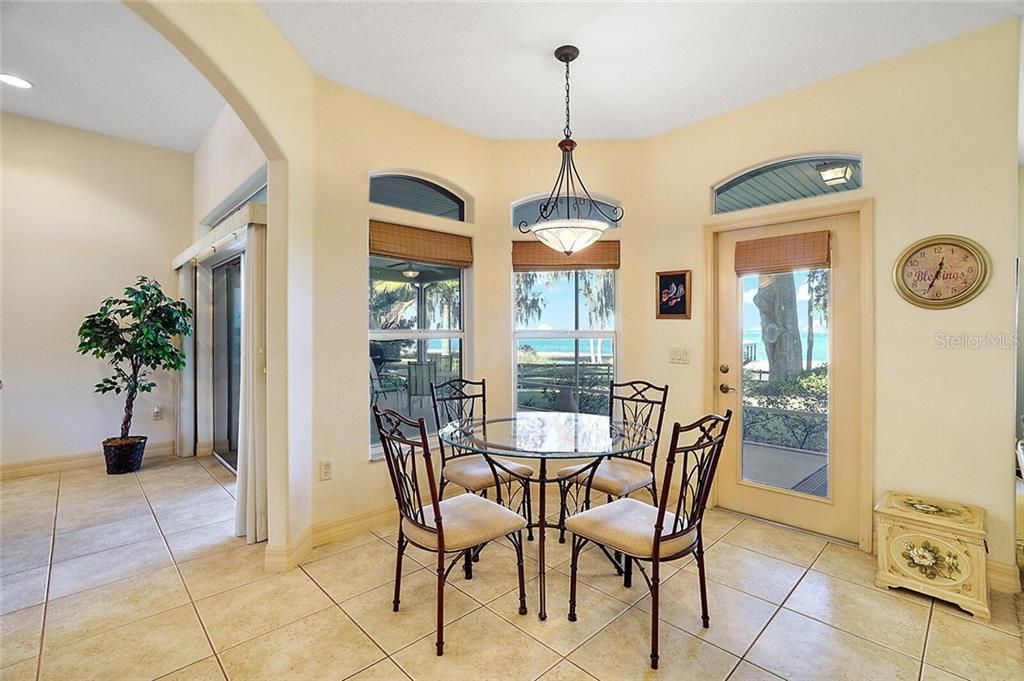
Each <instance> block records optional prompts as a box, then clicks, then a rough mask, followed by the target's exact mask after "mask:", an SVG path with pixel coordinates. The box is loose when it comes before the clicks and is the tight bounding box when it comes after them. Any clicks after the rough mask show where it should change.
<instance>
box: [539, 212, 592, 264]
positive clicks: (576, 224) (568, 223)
mask: <svg viewBox="0 0 1024 681" xmlns="http://www.w3.org/2000/svg"><path fill="white" fill-rule="evenodd" d="M606 229H608V223H607V222H602V221H600V220H571V219H570V220H541V221H539V222H537V223H535V224H533V225H531V226H530V231H531V232H533V233H534V235H536V237H537V239H538V240H540V242H541V243H542V244H544V245H545V246H547V247H548V248H550V249H552V250H555V251H561V252H562V253H565V254H566V255H572V254H573V253H578V252H580V251H582V250H583V249H584V248H586V247H587V246H589V245H590V244H592V243H594V242H595V241H597V240H598V239H600V238H601V235H602V234H604V231H605V230H606Z"/></svg>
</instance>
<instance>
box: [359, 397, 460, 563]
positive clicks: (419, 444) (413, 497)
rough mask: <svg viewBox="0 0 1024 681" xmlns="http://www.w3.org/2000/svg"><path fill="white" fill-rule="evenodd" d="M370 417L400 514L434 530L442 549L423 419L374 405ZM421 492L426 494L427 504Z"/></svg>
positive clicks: (420, 525) (442, 532) (442, 528)
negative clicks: (378, 437) (377, 436)
mask: <svg viewBox="0 0 1024 681" xmlns="http://www.w3.org/2000/svg"><path fill="white" fill-rule="evenodd" d="M373 418H374V420H375V421H376V422H377V431H378V432H379V433H380V444H381V447H382V448H383V450H384V459H385V460H386V461H387V463H388V473H390V475H391V486H392V487H393V488H394V490H395V501H396V502H397V503H398V513H399V515H400V517H401V518H402V519H404V520H406V521H407V522H411V523H414V524H415V525H416V526H417V527H419V528H421V529H423V530H426V531H428V532H436V533H437V535H438V536H437V543H438V547H439V548H440V550H441V552H442V553H443V552H444V526H443V525H442V523H441V508H440V506H439V503H440V500H439V496H438V493H437V481H436V480H435V478H434V467H433V465H432V464H431V461H430V445H429V444H428V442H427V428H426V425H425V424H424V423H423V419H419V420H418V421H413V420H411V419H407V418H406V417H404V416H402V415H401V414H399V413H398V412H397V411H392V410H391V409H385V410H383V411H382V410H380V409H379V408H377V407H376V406H374V408H373ZM424 494H426V495H428V497H429V498H428V499H427V503H426V504H424ZM428 509H430V510H431V511H432V513H433V518H434V519H435V520H436V523H431V522H430V521H429V520H430V519H428V518H427V515H426V514H427V510H428Z"/></svg>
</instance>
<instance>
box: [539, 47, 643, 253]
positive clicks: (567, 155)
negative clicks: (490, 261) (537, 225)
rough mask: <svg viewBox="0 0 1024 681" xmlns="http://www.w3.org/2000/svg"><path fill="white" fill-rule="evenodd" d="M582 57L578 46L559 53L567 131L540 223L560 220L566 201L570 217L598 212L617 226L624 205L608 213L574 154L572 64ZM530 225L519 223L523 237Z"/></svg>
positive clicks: (540, 212) (557, 53)
mask: <svg viewBox="0 0 1024 681" xmlns="http://www.w3.org/2000/svg"><path fill="white" fill-rule="evenodd" d="M579 54H580V51H579V49H578V48H577V47H576V46H574V45H562V46H561V47H559V48H558V49H556V50H555V59H557V60H558V61H560V62H564V63H565V128H564V129H563V130H562V132H563V133H564V135H565V137H564V138H563V139H562V141H561V142H559V143H558V148H559V149H561V150H562V165H561V167H560V168H559V169H558V177H557V178H556V179H555V184H554V186H553V187H552V188H551V193H550V194H548V198H547V199H546V200H545V201H544V202H543V203H542V204H540V209H539V211H538V213H539V217H538V219H537V222H540V221H541V220H550V219H552V218H560V217H561V209H560V208H559V205H560V203H561V202H562V201H563V200H564V201H565V208H566V210H565V212H566V214H565V217H566V218H571V219H580V220H586V219H591V218H593V217H595V216H594V212H595V211H596V212H597V213H598V215H600V216H601V217H602V218H604V219H605V220H606V221H608V222H609V223H617V222H619V221H620V220H622V214H623V211H622V206H615V208H614V209H613V210H612V211H611V215H609V214H608V213H605V212H604V210H602V209H601V206H600V205H599V204H598V202H597V201H596V200H595V199H594V197H592V196H591V195H590V192H589V191H588V190H587V185H585V184H584V183H583V178H581V177H580V174H579V171H578V170H576V162H575V161H574V160H573V156H572V153H573V151H575V149H576V142H575V141H574V140H573V139H572V127H571V126H570V120H571V119H570V112H569V63H570V62H572V61H573V60H574V59H576V57H578V56H579ZM577 187H579V190H581V191H582V195H581V194H580V193H578V191H577ZM529 226H530V223H529V222H527V221H526V220H523V221H521V222H520V223H519V231H520V232H521V233H523V234H529V233H530V230H529Z"/></svg>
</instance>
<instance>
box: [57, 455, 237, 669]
mask: <svg viewBox="0 0 1024 681" xmlns="http://www.w3.org/2000/svg"><path fill="white" fill-rule="evenodd" d="M134 475H135V481H136V482H137V483H138V485H139V489H141V490H142V496H143V498H144V499H145V500H146V505H147V506H149V512H150V513H152V514H153V522H155V523H156V527H157V530H159V532H160V539H162V540H163V542H164V548H166V549H167V555H168V556H170V558H171V564H172V565H174V572H175V573H176V574H177V575H178V579H179V580H180V581H181V585H182V587H183V588H184V589H185V595H186V596H188V602H189V605H191V606H192V612H194V613H195V616H196V620H198V621H199V627H200V628H201V629H202V630H203V636H205V637H206V643H207V645H209V646H210V652H211V653H212V654H213V656H214V659H215V660H217V666H218V667H219V668H220V673H221V674H222V675H223V676H224V678H225V679H227V678H228V675H227V672H226V671H224V665H223V664H222V663H221V661H220V657H219V656H218V655H217V649H216V648H215V647H214V645H213V639H211V638H210V632H209V631H207V630H206V623H205V622H204V621H203V618H202V617H201V616H200V615H199V608H198V607H196V601H195V599H194V598H193V597H192V590H191V589H189V588H188V582H186V581H185V578H184V577H183V576H182V574H181V568H180V567H179V566H178V561H177V560H175V558H174V552H173V551H171V545H170V544H168V543H167V536H166V535H165V534H164V530H163V527H161V526H160V519H159V518H157V515H156V511H155V510H153V504H152V503H151V502H150V500H149V495H148V494H147V493H146V486H145V485H144V484H143V482H142V479H141V478H140V477H139V474H138V473H134ZM164 612H166V611H164ZM202 659H205V657H203V658H200V660H202ZM196 662H199V660H193V661H192V662H190V663H189V664H187V665H185V666H184V667H180V668H179V669H174V670H171V671H170V672H168V673H169V674H171V673H174V672H175V671H180V669H184V668H185V667H188V666H189V665H192V664H194V663H196ZM165 676H166V675H165ZM37 681H38V680H37Z"/></svg>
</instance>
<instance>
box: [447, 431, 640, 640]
mask: <svg viewBox="0 0 1024 681" xmlns="http://www.w3.org/2000/svg"><path fill="white" fill-rule="evenodd" d="M438 437H439V438H440V439H441V440H442V441H443V442H445V443H446V444H448V445H450V446H451V447H453V448H454V449H455V451H459V452H475V453H479V454H483V455H484V456H485V457H487V458H488V460H489V461H491V462H492V466H495V467H496V468H498V469H500V468H502V466H501V463H500V461H499V462H495V460H494V458H493V457H500V458H507V459H535V460H536V461H537V463H538V465H537V469H538V472H537V474H536V475H535V476H534V477H531V478H530V479H529V480H530V482H533V483H537V485H538V486H539V500H538V504H539V508H538V509H537V510H538V514H537V516H538V517H537V522H536V523H535V524H533V525H532V527H535V528H536V529H537V534H538V536H537V541H538V544H537V553H538V564H539V568H538V586H539V595H538V599H539V603H540V610H539V612H538V617H540V619H542V620H544V619H547V600H546V593H545V586H546V585H545V572H546V563H545V555H544V542H545V530H546V528H547V526H548V523H547V518H546V516H547V494H546V488H547V485H548V484H549V483H552V482H557V477H555V478H549V477H548V462H549V461H552V460H554V463H555V464H556V465H555V468H554V472H555V473H557V471H558V470H559V469H561V468H562V467H563V466H561V465H558V464H559V463H560V462H563V463H564V462H565V460H567V459H579V460H584V461H586V460H589V463H590V464H591V466H592V467H596V466H597V465H598V463H599V462H600V460H601V459H604V458H607V457H611V456H617V455H625V454H629V453H631V452H635V451H638V450H641V449H644V448H646V447H649V446H650V445H651V444H653V443H654V440H655V434H654V431H652V430H651V429H650V428H643V427H640V428H638V427H636V426H634V425H627V424H624V423H622V422H620V421H615V420H613V419H611V418H610V417H608V416H603V415H598V414H576V413H569V412H538V411H521V412H516V413H515V414H514V415H513V416H508V417H503V418H492V419H486V420H485V419H472V420H465V421H453V422H451V423H448V424H446V425H445V426H444V427H442V428H441V429H440V430H439V431H438ZM566 465H568V463H566ZM590 470H593V468H590ZM586 471H587V469H584V471H582V473H583V474H584V476H585V475H586V474H587V473H586ZM519 479H520V480H523V478H519ZM509 505H510V506H511V504H509Z"/></svg>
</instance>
